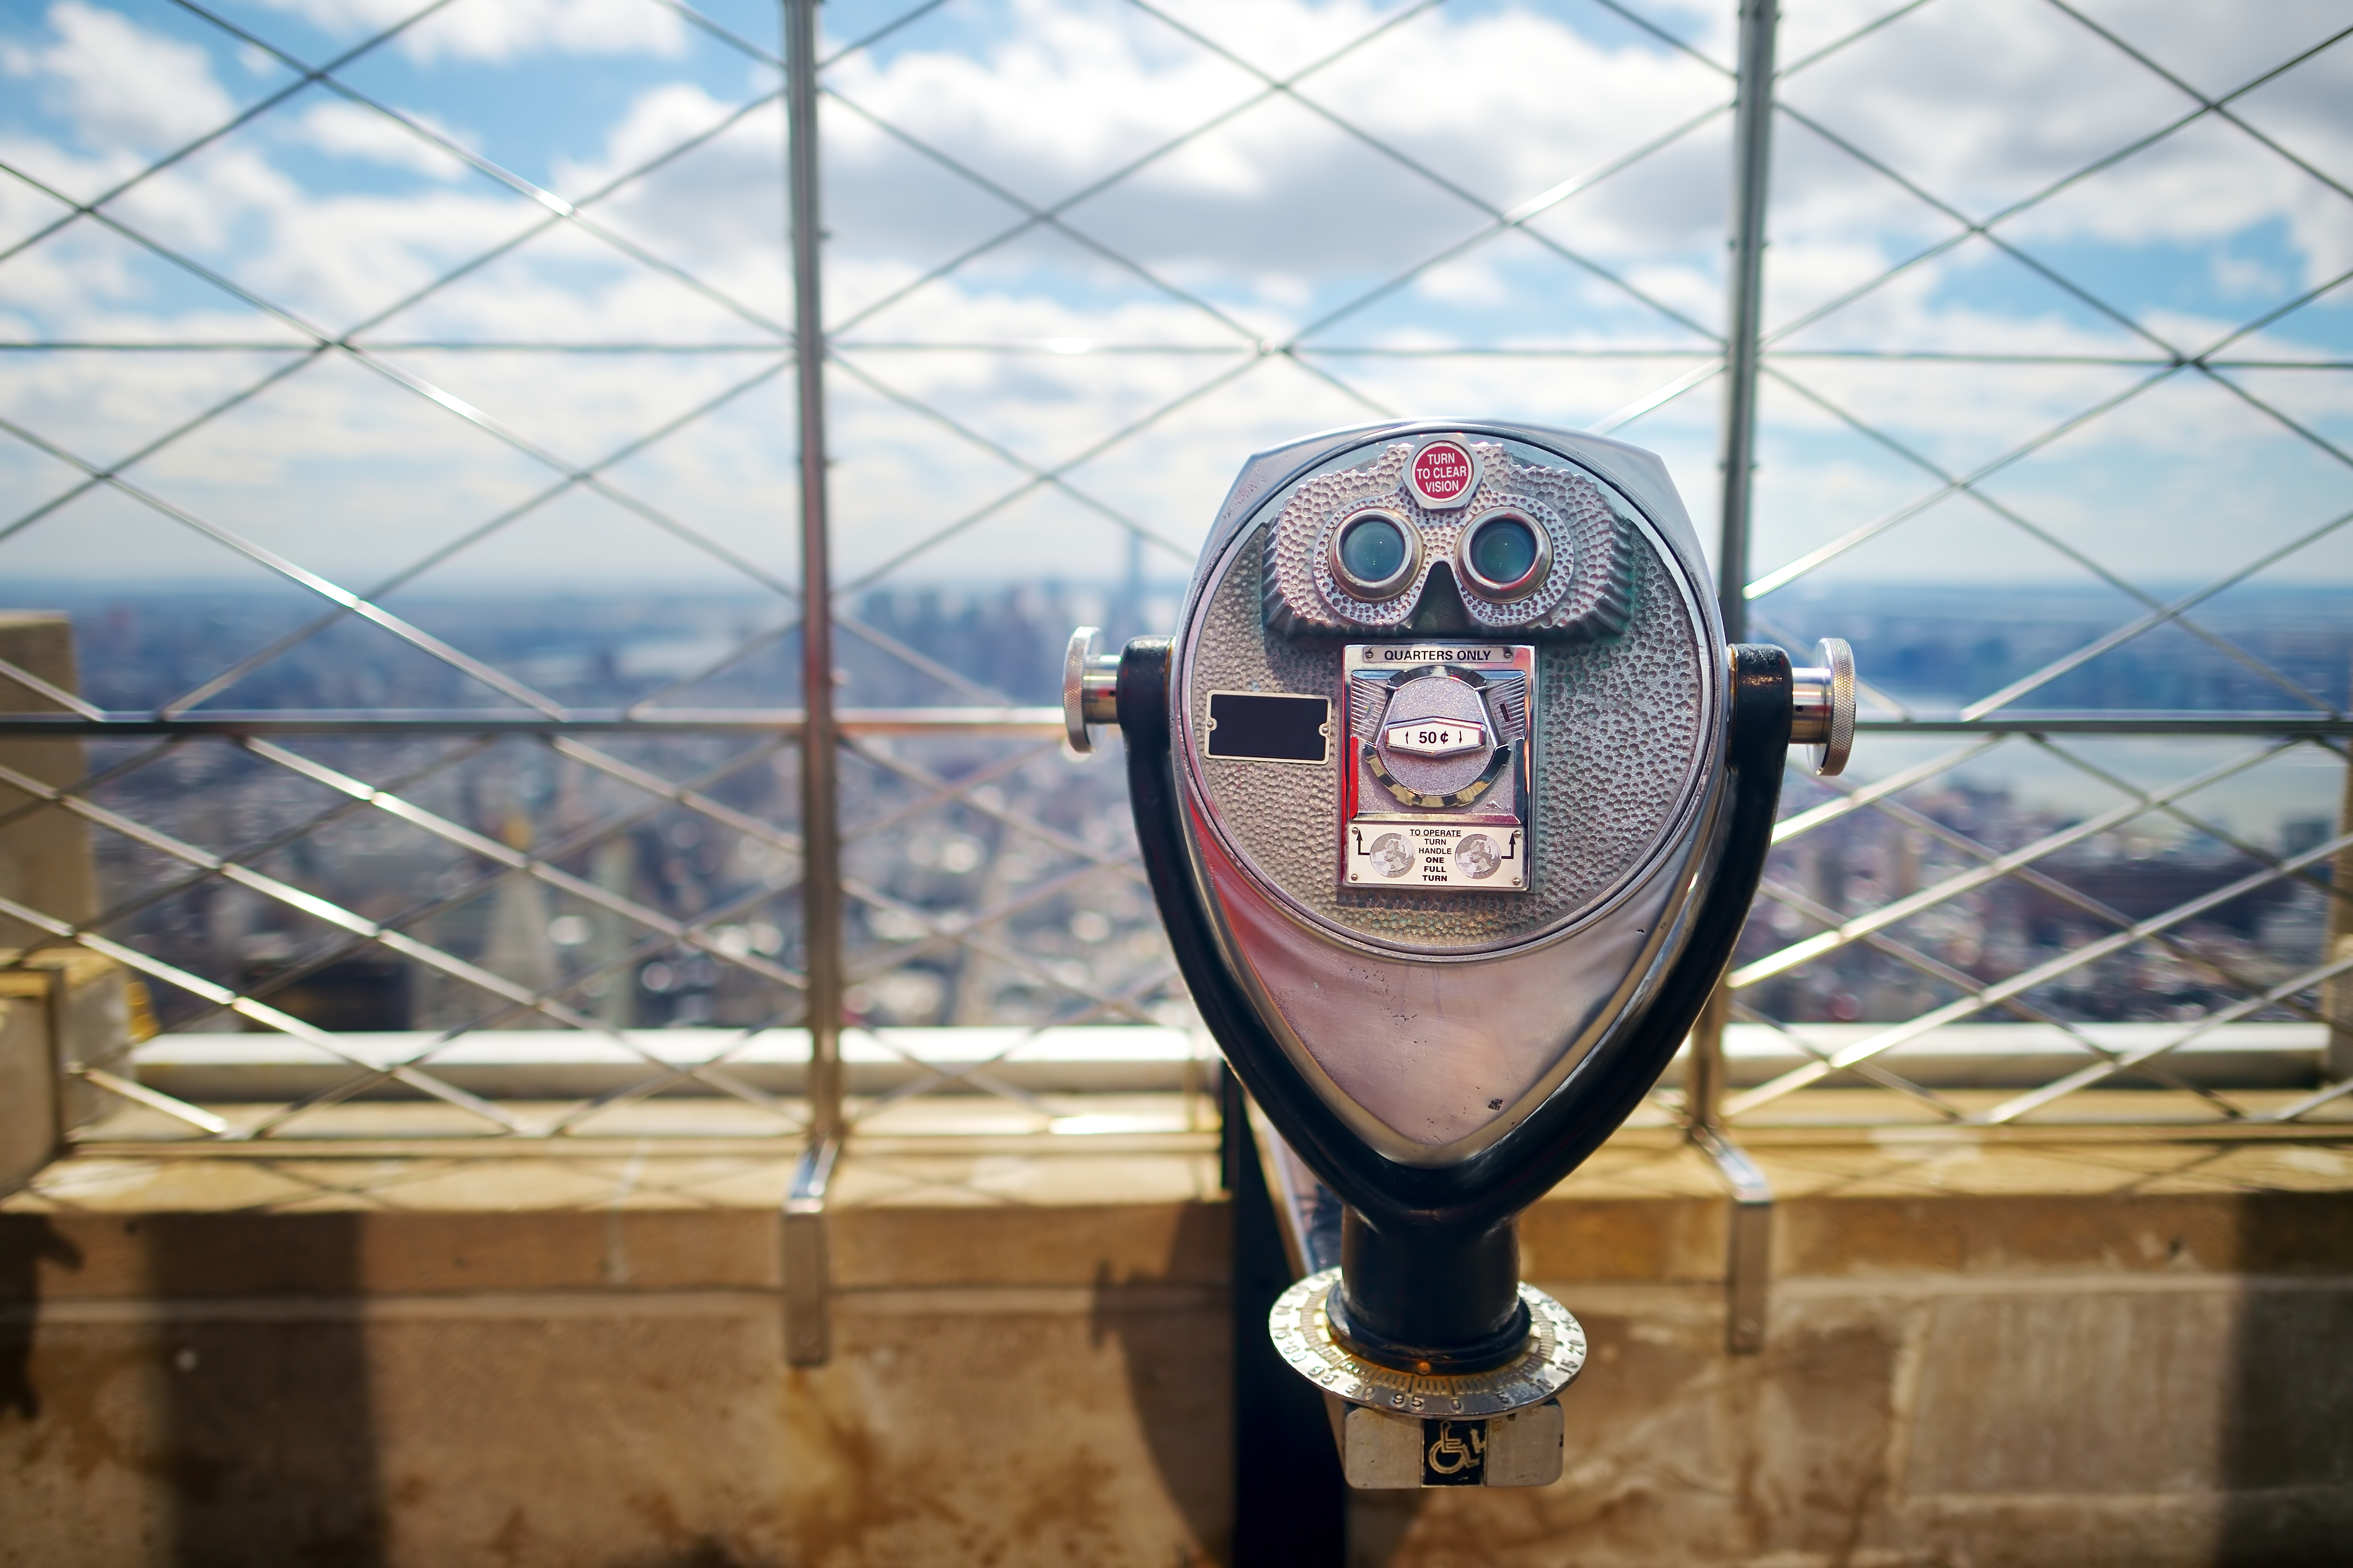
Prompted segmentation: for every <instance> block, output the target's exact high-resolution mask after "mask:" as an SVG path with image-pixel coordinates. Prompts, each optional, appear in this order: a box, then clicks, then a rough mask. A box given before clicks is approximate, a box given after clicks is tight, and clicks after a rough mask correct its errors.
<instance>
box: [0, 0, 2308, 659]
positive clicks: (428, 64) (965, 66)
mask: <svg viewBox="0 0 2353 1568" xmlns="http://www.w3.org/2000/svg"><path fill="white" fill-rule="evenodd" d="M420 8H421V9H422V10H423V12H424V14H423V15H422V16H418V15H417V13H418V12H419V10H420ZM1733 13H1734V7H1733V6H1732V5H1730V4H1729V3H1728V0H1726V3H1723V4H1711V5H1684V4H1666V3H1660V0H1622V3H1621V4H1618V5H1602V4H1597V3H1594V0H1566V3H1562V4H1527V5H1512V4H1483V3H1462V4H1453V5H1432V4H1423V5H1402V4H1373V3H1368V0H1327V3H1322V4H1311V3H1307V0H1202V3H1199V4H1175V3H1173V0H1172V3H1167V4H1155V5H1136V4H1131V3H1126V0H1119V3H1113V0H1100V3H1092V0H1009V3H990V0H947V3H945V4H943V5H932V6H910V5H908V4H907V0H832V3H830V4H828V5H826V6H824V8H823V12H822V16H823V26H824V29H825V34H826V37H825V42H824V52H825V54H826V55H827V56H828V58H829V60H830V62H831V63H829V64H828V67H827V68H826V70H825V72H824V82H825V85H826V88H827V89H828V98H827V99H826V100H825V101H824V104H823V111H822V112H823V125H822V146H823V169H824V187H825V198H824V199H825V224H826V234H827V237H826V244H825V251H826V272H825V283H824V289H825V314H826V318H827V321H828V331H829V333H830V335H831V338H832V341H833V345H834V356H835V357H834V361H833V363H832V364H831V366H830V367H829V370H828V376H829V402H828V417H829V419H830V422H831V439H830V448H831V456H832V458H833V459H834V467H833V468H832V470H831V471H832V476H833V477H832V486H831V489H832V506H833V509H834V516H835V520H836V545H835V549H836V558H837V559H836V574H837V581H838V582H839V583H844V584H863V583H867V582H878V583H904V584H932V583H966V582H981V581H997V580H1008V579H1020V578H1025V577H1027V578H1043V577H1056V578H1063V579H1095V580H1100V579H1104V578H1109V577H1113V576H1115V575H1116V574H1119V573H1120V572H1121V571H1122V570H1124V565H1125V563H1126V559H1127V549H1128V543H1127V542H1128V540H1129V539H1130V538H1131V537H1132V536H1133V537H1141V538H1143V539H1145V540H1146V541H1147V545H1146V550H1147V569H1148V570H1150V571H1151V572H1152V573H1153V574H1155V575H1156V576H1175V575H1180V574H1183V573H1184V572H1185V571H1187V569H1188V568H1189V564H1190V561H1191V557H1192V554H1193V552H1194V551H1195V550H1196V549H1197V548H1198V544H1199V542H1200V541H1201V539H1202V538H1203V537H1204V535H1205V534H1206V532H1207V530H1208V524H1209V522H1210V521H1211V518H1212V517H1213V515H1214V512H1215V510H1216V507H1217V504H1218V502H1219V499H1220V498H1221V496H1222V494H1223V491H1224V489H1225V488H1226V486H1227V484H1228V483H1229V481H1230V479H1231V478H1232V476H1233V474H1234V472H1235V471H1236V470H1237V469H1238V468H1240V464H1241V461H1242V459H1243V458H1245V457H1246V456H1247V455H1248V454H1249V453H1250V452H1251V451H1253V450H1256V449H1258V448H1261V447H1266V446H1270V445H1273V444H1276V443H1279V442H1282V441H1284V440H1288V439H1292V438H1294V437H1298V436H1300V435H1303V434H1306V433H1308V432H1311V431H1314V430H1317V429H1323V428H1329V427H1333V426H1342V425H1350V424H1358V423H1365V422H1368V421H1370V420H1374V419H1378V418H1383V417H1388V416H1393V415H1414V416H1425V415H1428V416H1465V417H1469V416H1500V417H1510V418H1520V419H1528V420H1533V421H1536V422H1539V423H1547V424H1556V425H1560V426H1568V427H1573V428H1593V427H1599V428H1605V429H1609V430H1610V431H1611V433H1613V434H1615V435H1616V436H1618V437H1620V438H1622V439H1627V440H1630V441H1634V442H1636V443H1638V444H1641V445H1645V446H1649V447H1653V448H1655V449H1656V450H1658V451H1659V452H1660V453H1661V454H1662V456H1663V457H1664V458H1666V459H1667V461H1668V464H1669V466H1670V468H1671V471H1672V473H1673V475H1674V477H1675V479H1676V480H1677V483H1678V485H1679V487H1680V488H1681V489H1682V490H1683V496H1684V499H1685V500H1686V502H1687V503H1688V505H1689V506H1690V509H1691V510H1692V512H1693V514H1694V517H1695V518H1696V519H1698V520H1699V521H1700V524H1701V530H1702V532H1703V533H1704V534H1708V533H1710V532H1711V531H1712V529H1713V525H1714V519H1715V513H1716V509H1717V490H1718V485H1717V475H1716V452H1717V446H1718V442H1719V439H1720V437H1719V429H1718V421H1719V418H1720V405H1719V400H1718V395H1717V394H1718V388H1719V385H1720V382H1719V381H1718V380H1717V379H1715V378H1714V377H1713V376H1712V375H1711V374H1709V373H1710V371H1711V369H1712V365H1713V361H1714V357H1715V353H1716V334H1718V333H1719V332H1720V331H1721V330H1722V326H1723V321H1724V317H1725V310H1724V299H1725V237H1726V226H1727V215H1728V210H1729V205H1730V188H1729V183H1728V171H1729V165H1730V159H1731V139H1730V117H1729V114H1728V111H1727V106H1728V103H1729V100H1730V97H1731V83H1730V78H1729V75H1728V69H1727V67H1728V62H1729V61H1730V59H1731V58H1732V55H1733V47H1734V38H1733V33H1732V17H1733ZM1784 13H1785V16H1784V22H1783V26H1782V32H1781V38H1780V58H1781V61H1782V64H1783V68H1784V75H1783V79H1782V81H1781V83H1780V88H1779V100H1780V103H1781V105H1782V112H1781V113H1780V115H1779V116H1778V119H1777V122H1776V126H1775V132H1774V157H1773V174H1772V205H1771V210H1770V221H1769V229H1770V247H1769V249H1768V252H1767V311H1766V322H1767V338H1768V342H1769V344H1770V347H1771V351H1772V353H1771V357H1770V359H1769V361H1768V374H1767V379H1766V381H1765V384H1764V388H1763V393H1762V434H1761V441H1760V467H1759V472H1758V487H1759V499H1758V513H1757V525H1756V534H1755V540H1754V544H1753V548H1752V553H1751V559H1750V571H1751V574H1752V576H1753V577H1755V578H1756V579H1757V580H1758V581H1759V582H1760V584H1765V585H1766V586H1767V587H1769V588H1770V589H1771V590H1772V591H1771V592H1768V593H1767V594H1766V595H1764V597H1763V598H1762V599H1761V600H1760V601H1759V604H1760V607H1762V608H1763V609H1765V610H1767V611H1768V612H1770V611H1772V610H1773V608H1774V605H1776V603H1777V601H1779V602H1782V603H1785V604H1787V605H1792V606H1797V605H1814V604H1815V603H1816V602H1817V600H1818V599H1819V598H1820V595H1822V594H1824V593H1829V594H1831V595H1833V596H1835V595H1836V593H1837V592H1838V591H1840V586H1841V584H1872V583H1885V582H1920V583H1936V584H1952V583H1985V584H1992V585H2000V584H2063V585H2067V586H2071V587H2086V586H2089V587H2094V588H2097V589H2098V590H2100V591H2101V592H2104V593H2108V594H2111V595H2113V596H2114V598H2115V601H2116V605H2117V606H2118V610H2119V614H2120V615H2121V614H2125V613H2128V612H2130V611H2132V610H2133V609H2134V608H2136V606H2137V603H2138V601H2137V599H2136V597H2135V595H2158V596H2165V595H2170V594H2173V593H2176V592H2179V591H2180V590H2182V589H2184V588H2186V587H2188V586H2189V585H2193V584H2203V583H2206V582H2210V581H2211V580H2213V579H2215V578H2218V577H2221V576H2224V575H2227V574H2234V573H2242V572H2243V573H2246V574H2247V575H2246V578H2245V581H2246V582H2247V584H2250V585H2252V586H2261V585H2264V584H2295V585H2311V584H2348V585H2353V527H2341V526H2335V525H2337V523H2339V522H2340V521H2342V520H2344V519H2345V518H2347V517H2348V515H2353V283H2348V282H2346V281H2343V279H2346V277H2347V275H2348V272H2353V115H2348V113H2347V112H2346V110H2345V108H2344V106H2345V105H2346V104H2347V103H2348V102H2353V38H2347V39H2345V40H2343V41H2337V42H2332V40H2334V39H2337V37H2338V35H2340V34H2341V33H2343V32H2344V31H2345V30H2346V29H2348V28H2353V0H2331V3H2305V0H2267V3H2266V4H2264V5H2260V6H2246V5H2241V6H2229V7H2225V6H2217V5H2211V4H2200V3H2197V0H2164V3H2157V0H2068V4H2067V5H2061V4H2057V3H2055V0H1926V3H1921V4H1912V5H1904V4H1897V3H1894V0H1788V4H1787V5H1785V7H1784ZM404 22H406V24H407V25H406V26H402V24H403V23H404ZM778 28H779V23H778V16H777V14H776V8H775V7H774V6H773V5H767V4H757V3H753V0H709V3H708V4H705V5H702V7H701V9H699V10H696V11H688V10H686V9H684V8H682V7H681V6H679V5H670V4H666V3H663V0H446V3H445V4H442V5H438V6H431V5H424V4H423V0H217V3H216V4H210V5H206V7H205V8H203V9H199V8H197V7H196V6H195V5H172V4H164V3H161V0H156V3H148V0H139V3H129V0H107V3H103V4H101V3H100V0H53V3H43V0H5V4H0V344H5V347H0V418H5V421H6V422H7V423H6V425H5V426H0V498H5V499H0V584H5V583H6V582H8V581H10V580H15V581H17V582H20V583H34V582H56V581H59V580H69V581H84V582H87V581H94V580H101V579H106V580H118V581H121V580H132V579H138V580H143V581H149V582H153V581H181V582H188V583H199V582H201V583H206V584H214V583H217V584H247V585H256V586H259V585H263V584H284V583H285V582H286V581H287V580H288V576H287V570H286V569H287V568H290V567H299V568H301V569H302V570H307V571H310V572H312V573H316V574H319V575H321V576H322V577H323V578H325V579H327V580H330V581H332V582H333V583H336V584H341V585H343V586H344V587H347V588H350V589H353V590H354V591H360V592H364V593H369V594H380V595H385V596H386V597H387V598H388V599H389V600H390V601H391V602H394V603H397V602H398V601H399V599H400V598H401V596H403V595H425V594H432V593H453V592H469V591H479V590H481V589H484V588H491V587H495V588H498V589H501V590H502V591H503V590H512V589H513V588H515V587H516V586H518V585H531V584H540V585H546V586H550V587H563V588H567V589H569V588H575V587H586V588H599V589H616V590H628V589H632V588H638V587H648V586H661V587H665V588H671V587H675V588H704V589H708V588H729V587H748V588H753V589H754V591H776V592H781V591H783V590H784V589H786V588H787V587H788V586H789V584H791V583H792V582H793V580H794V579H795V578H796V577H797V549H796V543H795V540H796V529H797V498H796V493H795V489H794V479H793V476H794V469H795V461H796V458H795V452H794V450H793V441H794V437H793V428H794V425H793V409H792V373H791V367H790V343H789V324H790V321H791V316H792V310H793V303H792V300H791V298H790V290H789V288H788V273H787V268H786V248H785V240H784V235H785V227H786V216H785V205H784V201H783V169H784V160H783V151H784V135H785V132H784V120H783V115H782V112H781V110H780V108H779V103H778V99H777V91H778V88H779V83H780V71H779V68H778V66H777V63H776V53H777V51H778V50H779V49H780V47H781V45H780V41H779V31H778ZM387 35H388V36H387ZM354 51H356V52H354ZM330 67H331V69H328V70H325V71H324V72H323V73H322V68H330ZM2283 67H2284V69H2283ZM2233 95H2235V96H2233ZM224 128H226V129H224ZM173 154H184V155H181V156H178V157H176V158H175V159H174V161H172V162H170V163H168V165H167V166H165V167H164V168H162V169H160V170H157V171H154V172H152V173H151V172H149V171H150V170H151V168H152V166H153V165H154V164H155V163H157V161H158V160H162V159H165V158H167V157H170V156H171V155H173ZM2071 176H2072V178H2071ZM89 204H95V213H94V214H92V213H79V212H78V211H77V207H78V205H89ZM1994 220H1998V221H1994ZM322 343H324V344H325V345H326V346H324V347H322V346H321V345H322ZM1890 354H1900V355H1902V356H1905V357H1896V358H1891V357H1888V356H1889V355H1890ZM2201 356H2206V357H2202V358H2201ZM93 469H95V470H99V471H101V472H103V473H107V474H115V473H117V472H119V477H120V478H121V480H122V481H124V483H125V484H127V485H130V486H132V487H134V488H135V489H136V490H137V492H138V493H137V494H133V493H131V492H130V491H128V490H125V489H121V488H120V487H117V486H114V485H111V484H109V483H106V482H95V483H93V482H92V481H91V479H90V471H91V470H93ZM1963 481H1968V482H1970V484H1971V485H1972V487H1973V488H1971V489H1967V490H1964V489H1961V488H1959V487H1960V485H1961V483H1962V482H1963ZM273 561H274V562H276V563H279V564H277V565H272V564H270V562H273ZM1785 595H1786V596H1787V597H1786V598H1785V597H1784V596H1785ZM1791 613H1792V614H1794V613H1796V612H1795V611H1794V610H1793V611H1792V612H1791ZM1807 614H1808V615H1809V616H1810V615H1811V614H1812V612H1811V611H1810V610H1809V611H1808V612H1807Z"/></svg>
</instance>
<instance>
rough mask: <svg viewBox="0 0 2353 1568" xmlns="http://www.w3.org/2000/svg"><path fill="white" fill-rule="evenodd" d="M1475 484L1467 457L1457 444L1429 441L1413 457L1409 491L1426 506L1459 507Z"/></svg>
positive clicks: (1474, 471)
mask: <svg viewBox="0 0 2353 1568" xmlns="http://www.w3.org/2000/svg"><path fill="white" fill-rule="evenodd" d="M1477 480H1478V470H1477V469H1476V468H1473V467H1472V462H1471V454H1470V453H1469V452H1466V451H1464V450H1463V449H1462V447H1461V444H1460V443H1458V442H1453V441H1432V442H1431V443H1430V445H1429V446H1427V447H1423V448H1422V449H1421V450H1420V451H1419V452H1416V453H1415V454H1414V455H1413V489H1414V493H1415V494H1416V495H1418V496H1419V497H1420V498H1421V500H1422V503H1423V504H1424V505H1426V506H1456V505H1460V504H1461V502H1462V501H1463V500H1466V499H1467V498H1468V497H1469V496H1470V494H1471V487H1472V485H1473V484H1474V483H1476V482H1477Z"/></svg>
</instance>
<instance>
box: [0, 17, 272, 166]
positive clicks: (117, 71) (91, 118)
mask: <svg viewBox="0 0 2353 1568" xmlns="http://www.w3.org/2000/svg"><path fill="white" fill-rule="evenodd" d="M47 22H48V25H49V27H50V29H51V30H52V31H53V32H54V33H55V34H56V35H57V38H56V41H55V42H54V43H51V44H49V45H48V46H47V47H42V48H31V49H27V48H24V47H16V46H12V47H9V48H8V49H6V50H5V52H0V68H5V69H6V71H7V73H8V74H9V75H10V76H12V77H16V78H19V79H29V80H31V81H32V82H33V83H34V84H35V87H34V90H35V91H36V92H37V93H39V94H40V96H41V97H42V99H43V100H45V101H47V103H49V104H50V105H51V106H52V107H53V108H54V110H55V111H57V112H58V113H61V114H63V115H64V116H65V117H66V118H67V119H68V120H69V121H70V122H71V124H72V126H73V129H74V133H75V136H76V139H77V140H78V141H79V142H81V144H82V145H83V146H84V147H86V148H90V149H92V150H97V149H112V148H114V147H116V146H119V145H121V144H124V143H128V144H129V145H130V146H132V147H134V148H137V149H140V150H142V151H156V150H161V149H163V148H164V147H167V146H169V145H171V144H173V143H174V142H185V141H187V140H188V139H190V138H192V137H195V136H198V135H201V134H203V133H204V132H207V131H210V130H212V129H213V128H214V127H216V126H217V125H219V124H220V123H221V121H225V120H227V118H228V117H229V115H230V113H231V112H232V110H233V106H232V105H231V103H230V101H229V98H228V95H227V93H225V92H223V91H222V90H221V89H220V85H219V83H217V82H216V81H215V80H214V79H213V74H212V63H211V61H210V60H209V59H207V58H206V55H205V51H204V50H202V49H200V48H198V47H195V45H193V44H184V43H181V42H179V41H178V40H176V39H173V38H167V37H163V36H162V35H160V34H156V33H151V32H149V31H147V30H146V29H145V28H143V27H141V26H138V25H137V24H136V23H134V22H132V20H131V19H130V18H129V17H127V16H122V15H121V13H119V12H115V11H107V10H102V9H100V8H99V7H98V6H95V5H83V4H82V3H81V0H58V4H56V5H52V6H50V7H49V9H48V13H47Z"/></svg>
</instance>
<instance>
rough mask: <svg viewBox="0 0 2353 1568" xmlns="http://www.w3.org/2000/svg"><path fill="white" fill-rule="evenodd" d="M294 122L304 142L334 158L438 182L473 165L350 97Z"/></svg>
mask: <svg viewBox="0 0 2353 1568" xmlns="http://www.w3.org/2000/svg"><path fill="white" fill-rule="evenodd" d="M410 118H411V119H413V120H415V121H417V123H419V124H421V125H424V126H427V127H428V128H429V129H431V130H433V131H436V132H439V133H440V134H442V135H444V136H447V137H448V138H449V140H451V141H453V142H458V143H459V145H461V146H462V145H464V144H465V143H466V142H467V141H468V140H469V139H468V138H467V137H466V136H465V135H464V134H463V133H462V132H453V131H451V130H450V129H449V128H448V126H446V125H444V124H442V123H441V122H440V121H438V120H437V119H436V118H435V117H434V116H432V115H429V114H422V113H415V112H412V113H411V114H410ZM294 125H295V128H296V134H297V135H298V137H299V139H300V140H301V142H304V143H306V144H307V145H309V146H311V147H312V148H314V149H316V150H317V151H319V152H322V153H327V154H329V155H330V156H332V157H338V158H360V159H364V160H365V161H367V162H369V163H389V164H391V165H392V166H393V167H395V168H399V169H407V170H409V171H411V172H412V173H415V174H423V175H425V176H426V177H427V178H428V179H435V180H455V179H458V178H459V177H461V176H462V175H464V174H466V172H467V169H468V164H467V163H466V162H465V160H464V159H462V158H459V156H458V155H457V154H456V153H451V152H449V151H448V149H446V148H442V147H437V146H435V145H434V144H433V143H432V142H428V141H427V140H426V139H425V138H423V137H422V136H419V135H417V132H414V131H411V130H409V129H408V128H407V127H406V126H405V125H402V124H401V123H399V122H398V121H395V120H392V119H389V118H387V117H386V116H385V115H383V114H380V113H378V112H377V111H376V110H373V109H370V108H368V107H367V106H365V105H364V104H358V103H353V102H351V101H350V100H345V99H332V100H328V101H326V102H324V103H315V104H312V105H311V107H310V108H309V109H308V110H304V111H303V113H302V116H301V119H300V120H298V121H295V122H294Z"/></svg>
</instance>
